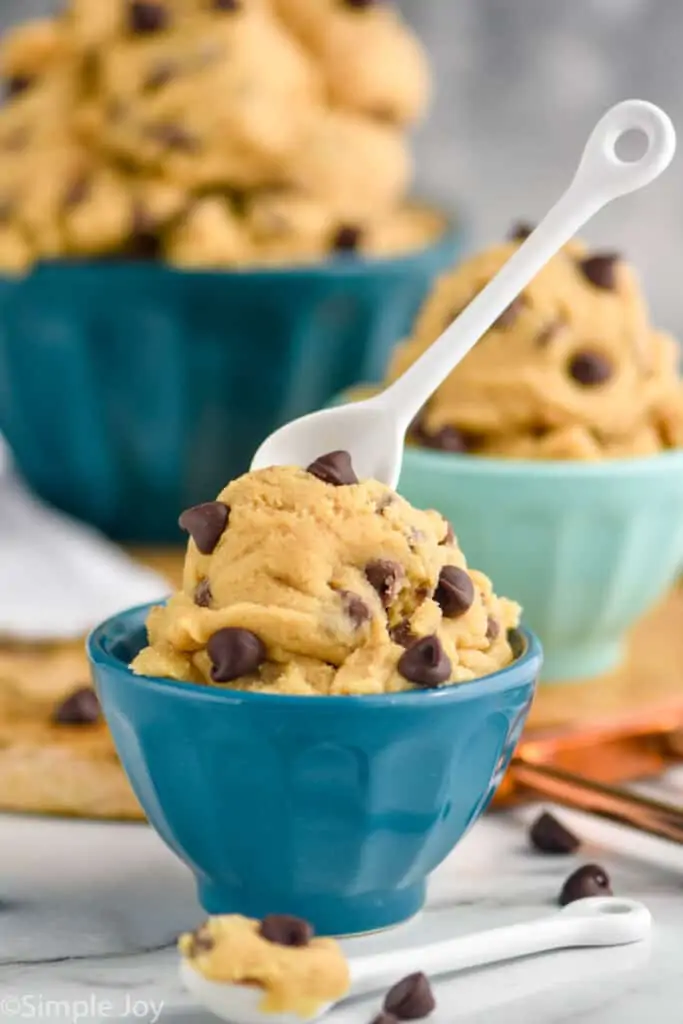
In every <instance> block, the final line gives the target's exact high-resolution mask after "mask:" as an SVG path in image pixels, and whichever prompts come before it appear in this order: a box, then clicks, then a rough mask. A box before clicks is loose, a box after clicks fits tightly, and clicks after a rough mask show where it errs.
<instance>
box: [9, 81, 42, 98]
mask: <svg viewBox="0 0 683 1024" xmlns="http://www.w3.org/2000/svg"><path fill="white" fill-rule="evenodd" d="M34 81H35V79H34V78H32V77H31V76H30V75H12V76H11V77H10V78H8V79H7V81H6V82H5V95H6V96H7V98H8V99H11V98H12V97H14V96H19V95H21V93H22V92H26V90H27V89H30V88H31V86H32V85H33V83H34Z"/></svg>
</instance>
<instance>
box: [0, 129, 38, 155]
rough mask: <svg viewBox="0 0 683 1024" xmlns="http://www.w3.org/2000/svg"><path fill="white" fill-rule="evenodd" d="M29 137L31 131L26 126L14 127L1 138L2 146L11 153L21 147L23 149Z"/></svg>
mask: <svg viewBox="0 0 683 1024" xmlns="http://www.w3.org/2000/svg"><path fill="white" fill-rule="evenodd" d="M30 138H31V133H30V132H29V130H28V128H26V127H20V128H15V129H14V130H13V131H11V132H9V133H8V134H7V135H6V136H5V137H4V139H3V140H2V148H3V149H6V150H8V151H9V152H11V153H16V152H18V151H19V150H21V149H25V148H26V146H27V145H28V143H29V140H30Z"/></svg>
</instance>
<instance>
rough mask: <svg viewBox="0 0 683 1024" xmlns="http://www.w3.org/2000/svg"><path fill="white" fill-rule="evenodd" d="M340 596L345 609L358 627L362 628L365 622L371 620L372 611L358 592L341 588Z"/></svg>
mask: <svg viewBox="0 0 683 1024" xmlns="http://www.w3.org/2000/svg"><path fill="white" fill-rule="evenodd" d="M339 596H340V597H341V599H342V602H343V604H344V611H345V612H346V614H347V615H348V617H349V618H350V619H351V622H352V623H353V624H354V626H355V627H356V629H360V627H361V626H362V625H363V624H364V623H365V622H369V621H370V619H371V618H372V612H371V611H370V609H369V608H368V606H367V605H366V603H365V601H364V600H363V598H362V597H359V596H358V594H353V593H351V591H350V590H340V591H339Z"/></svg>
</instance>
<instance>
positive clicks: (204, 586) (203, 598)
mask: <svg viewBox="0 0 683 1024" xmlns="http://www.w3.org/2000/svg"><path fill="white" fill-rule="evenodd" d="M212 601H213V594H212V593H211V584H210V583H209V581H208V580H207V579H203V580H200V581H199V583H198V584H197V586H196V587H195V588H194V603H195V604H196V605H198V606H199V607H200V608H210V607H211V602H212Z"/></svg>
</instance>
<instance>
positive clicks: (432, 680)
mask: <svg viewBox="0 0 683 1024" xmlns="http://www.w3.org/2000/svg"><path fill="white" fill-rule="evenodd" d="M397 668H398V671H399V672H400V674H401V675H402V676H403V678H404V679H407V680H408V682H410V683H415V684H416V685H417V686H424V687H425V688H427V689H429V688H431V687H434V686H438V685H439V684H440V683H445V682H447V680H449V679H450V678H451V671H452V668H451V663H450V661H449V659H448V656H447V654H446V652H445V651H444V649H443V647H442V646H441V641H440V640H439V638H438V637H437V636H435V635H434V636H425V637H423V638H422V639H421V640H417V641H416V642H415V643H414V644H411V646H410V647H409V648H408V650H407V651H405V653H404V654H402V655H401V657H400V658H399V661H398V665H397Z"/></svg>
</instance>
